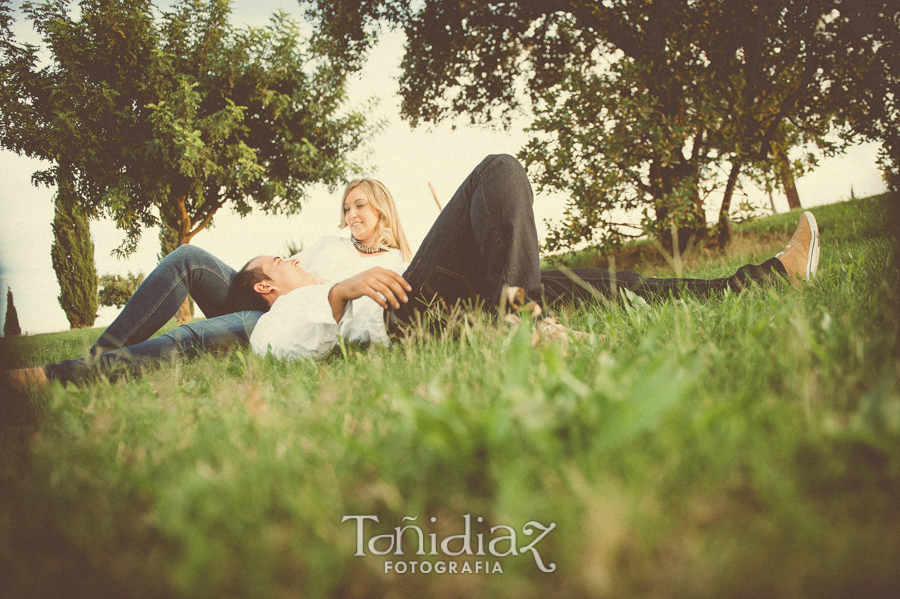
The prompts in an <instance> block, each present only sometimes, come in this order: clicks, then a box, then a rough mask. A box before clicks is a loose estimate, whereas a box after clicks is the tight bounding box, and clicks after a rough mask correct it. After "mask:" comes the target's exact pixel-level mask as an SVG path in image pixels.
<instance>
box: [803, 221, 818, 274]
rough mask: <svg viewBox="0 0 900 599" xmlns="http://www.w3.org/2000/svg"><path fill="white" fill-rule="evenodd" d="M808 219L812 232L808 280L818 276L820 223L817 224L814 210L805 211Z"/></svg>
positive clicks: (807, 266)
mask: <svg viewBox="0 0 900 599" xmlns="http://www.w3.org/2000/svg"><path fill="white" fill-rule="evenodd" d="M803 214H804V216H806V220H807V221H809V230H810V233H811V236H810V241H809V254H808V258H807V261H806V277H804V278H805V279H806V280H807V281H809V280H810V279H812V278H813V277H815V276H816V270H818V268H819V245H820V244H819V225H818V224H816V217H815V216H813V213H812V212H804V213H803Z"/></svg>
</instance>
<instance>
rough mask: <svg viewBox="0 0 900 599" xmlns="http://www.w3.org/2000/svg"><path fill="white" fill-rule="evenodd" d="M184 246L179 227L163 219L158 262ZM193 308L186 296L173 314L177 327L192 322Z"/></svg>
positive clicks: (189, 297) (191, 302) (188, 297)
mask: <svg viewBox="0 0 900 599" xmlns="http://www.w3.org/2000/svg"><path fill="white" fill-rule="evenodd" d="M181 245H184V242H183V239H182V232H181V229H180V227H179V228H175V227H173V226H172V225H171V223H168V222H166V219H163V223H162V225H161V227H160V231H159V250H160V256H159V258H160V260H162V259H163V258H165V257H166V256H168V255H169V254H171V253H172V252H173V251H175V249H176V248H177V247H178V246H181ZM193 312H194V306H193V301H192V300H191V296H187V297H186V298H185V300H184V303H183V304H181V307H180V308H178V312H176V313H175V322H177V323H178V324H179V325H183V324H187V323H189V322H191V321H192V320H193Z"/></svg>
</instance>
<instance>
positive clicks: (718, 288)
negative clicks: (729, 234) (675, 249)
mask: <svg viewBox="0 0 900 599" xmlns="http://www.w3.org/2000/svg"><path fill="white" fill-rule="evenodd" d="M572 272H573V273H574V275H575V276H576V277H578V279H580V280H581V281H582V282H584V283H586V284H587V285H588V286H589V287H590V289H587V288H585V287H584V286H583V285H580V284H579V283H578V282H576V281H574V280H573V279H572V278H571V277H570V276H568V275H567V274H566V273H564V272H562V271H559V270H545V271H541V287H542V290H543V294H544V298H545V299H546V301H547V302H548V303H550V304H553V303H557V302H562V301H583V300H590V299H591V298H593V297H594V296H595V294H599V295H600V296H602V297H605V298H607V299H617V297H618V292H619V290H620V289H627V290H629V291H631V292H633V293H634V294H635V295H638V296H640V297H643V298H645V299H658V298H665V297H669V296H676V297H677V296H678V294H680V293H681V292H682V291H685V290H687V291H690V292H691V293H694V294H696V295H699V296H703V297H706V296H709V295H712V294H714V293H719V292H722V291H725V290H726V289H730V290H731V291H740V290H741V289H743V288H744V287H747V286H749V285H752V284H754V283H766V282H769V281H771V280H773V279H775V278H777V277H786V276H787V271H786V270H785V268H784V265H783V264H782V263H781V261H780V260H779V259H778V258H770V259H768V260H766V261H765V262H763V263H762V264H758V265H757V264H747V265H745V266H742V267H740V268H739V269H738V270H737V272H735V273H734V274H733V275H731V276H730V277H723V278H721V279H657V278H652V277H642V276H641V275H639V274H637V273H636V272H632V271H629V270H625V271H619V272H610V271H608V270H600V269H598V268H576V269H574V270H573V271H572Z"/></svg>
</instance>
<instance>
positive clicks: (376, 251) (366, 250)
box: [350, 235, 387, 254]
mask: <svg viewBox="0 0 900 599" xmlns="http://www.w3.org/2000/svg"><path fill="white" fill-rule="evenodd" d="M350 241H352V242H353V247H355V248H356V249H358V250H359V251H361V252H362V253H363V254H380V253H381V252H386V251H387V250H386V249H384V248H370V247H366V246H364V245H363V244H362V242H360V240H359V239H357V238H356V237H353V236H352V235H351V236H350Z"/></svg>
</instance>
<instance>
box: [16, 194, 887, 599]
mask: <svg viewBox="0 0 900 599" xmlns="http://www.w3.org/2000/svg"><path fill="white" fill-rule="evenodd" d="M813 212H814V213H815V215H816V218H817V220H818V222H819V226H820V229H821V232H822V240H823V249H822V254H821V263H820V266H819V276H818V278H817V279H816V280H815V281H814V283H813V284H811V285H807V284H799V283H798V284H787V283H785V284H780V285H775V286H771V287H767V288H752V289H749V290H748V291H745V292H744V293H741V294H738V295H736V294H727V295H723V296H722V297H718V298H715V299H709V300H698V299H694V298H685V299H681V300H669V301H666V302H663V303H661V304H653V305H647V304H645V303H643V302H632V303H623V304H619V305H602V304H597V305H592V306H586V307H580V308H578V309H572V310H568V311H565V310H564V311H563V312H562V313H561V314H560V319H561V320H563V321H565V322H568V323H569V324H570V325H571V326H572V327H573V328H576V329H580V330H583V331H587V332H589V333H591V336H590V338H589V339H588V340H586V341H573V342H571V343H569V344H568V347H565V346H563V345H560V344H556V345H547V346H543V347H538V348H532V347H531V344H530V330H529V328H528V327H527V325H523V326H522V327H519V328H508V327H502V326H498V325H496V324H492V323H491V322H489V321H488V320H487V319H486V318H484V317H475V318H472V319H469V320H465V321H460V322H459V323H458V324H457V326H455V327H452V328H451V329H450V330H448V331H446V332H445V333H444V334H443V335H441V336H429V335H424V334H423V335H421V336H419V337H417V338H410V339H408V340H407V341H405V342H402V343H395V344H394V346H393V347H392V348H382V347H371V348H359V347H348V348H345V349H344V350H343V351H337V352H335V353H334V354H333V355H332V356H331V357H330V358H328V359H326V360H324V361H321V362H317V363H313V362H297V363H282V362H278V361H276V360H272V359H260V358H258V357H256V356H253V355H252V354H250V353H249V352H248V351H236V352H234V353H231V354H229V355H225V356H212V355H206V356H202V357H201V358H198V359H195V360H191V361H188V362H184V363H175V364H168V365H166V366H164V367H163V368H161V369H159V370H155V371H151V372H147V373H146V374H145V375H144V376H142V377H137V378H133V379H131V380H119V381H116V382H108V381H100V382H97V383H95V384H92V385H90V386H88V387H85V388H75V387H71V386H70V387H68V388H62V387H60V386H59V385H56V386H55V387H53V388H52V389H51V390H50V391H49V392H47V393H45V394H43V395H41V396H40V397H38V398H37V417H36V420H35V421H33V422H30V423H6V424H2V425H0V427H2V428H0V452H2V453H0V596H3V597H23V598H24V597H28V598H32V597H67V598H68V597H185V598H201V597H216V598H220V597H315V598H317V597H341V598H344V597H347V598H355V597H510V598H512V597H516V598H521V597H525V598H528V597H534V598H537V597H542V598H543V597H613V598H631V597H673V598H675V597H684V598H718V597H747V598H756V597H760V598H802V597H810V598H829V597H835V598H838V597H840V598H844V597H854V598H869V597H884V598H888V597H898V596H900V567H898V564H900V384H898V382H900V363H898V358H900V352H898V328H900V291H898V289H900V287H898V285H900V273H898V265H900V260H898V257H897V256H898V245H897V240H896V237H895V231H896V228H897V225H896V223H898V222H900V198H898V197H897V196H880V197H877V198H870V199H865V200H856V201H851V202H846V203H841V204H835V205H830V206H823V207H819V208H815V209H813ZM797 216H798V214H797V213H793V214H783V215H777V216H775V217H772V218H769V219H765V220H762V221H758V222H754V223H749V224H747V225H744V226H742V227H741V228H739V230H738V235H737V237H736V241H735V243H734V246H733V247H732V248H731V250H730V254H729V256H728V257H723V256H720V255H719V254H716V253H714V252H706V251H697V252H695V253H694V254H693V255H692V256H689V257H688V258H687V259H686V262H685V264H686V274H687V275H690V276H701V277H709V276H722V275H725V274H730V272H732V271H733V270H734V269H735V268H736V267H737V266H738V265H740V264H743V263H745V262H747V261H755V262H761V261H763V260H764V259H766V258H768V257H770V256H771V255H773V254H774V253H775V252H777V251H778V250H779V249H780V247H781V246H783V244H784V243H785V242H786V240H787V239H788V238H789V237H790V234H791V232H792V231H793V229H794V227H795V225H796V219H797ZM641 260H645V262H637V263H636V266H635V268H637V269H638V270H643V271H644V272H645V273H646V274H655V275H660V274H663V273H665V272H666V271H665V270H664V269H663V268H662V267H661V264H662V263H663V262H662V261H661V260H659V259H658V258H654V257H652V256H651V255H650V254H646V255H645V256H644V258H641ZM581 265H582V264H579V266H581ZM600 266H603V267H605V266H606V264H605V263H601V264H600ZM629 266H630V265H629ZM669 274H671V273H669ZM98 334H99V331H87V332H71V333H60V334H54V335H39V336H33V337H27V338H24V339H21V340H20V341H18V342H16V344H15V345H9V344H7V346H6V352H7V355H6V359H7V360H8V364H15V365H27V364H38V363H41V362H44V361H50V360H59V359H63V358H68V357H74V356H78V355H81V354H82V353H83V352H84V350H85V348H86V347H87V346H89V345H90V343H91V342H92V339H93V337H96V336H97V335H98ZM92 336H93V337H92ZM10 352H11V353H10ZM346 516H356V518H351V519H346V520H345V517H346ZM361 516H374V517H377V519H378V521H377V522H376V521H375V520H374V519H364V518H360V517H361ZM342 520H344V521H342ZM535 523H536V524H535ZM551 523H552V524H553V526H552V527H551ZM413 526H415V527H418V528H419V529H420V530H421V531H422V540H423V543H422V547H421V549H422V551H421V552H419V551H417V550H418V549H419V542H418V541H419V538H418V532H417V530H416V529H414V528H411V527H413ZM403 527H408V528H407V529H403ZM397 529H400V530H401V531H402V533H397V532H396V530H397ZM398 534H399V535H400V538H401V540H402V551H403V553H402V554H398V546H397V545H398V543H397V539H396V537H397V535H398ZM432 535H433V536H432ZM541 535H543V536H541ZM453 537H457V538H453ZM432 539H433V541H432ZM444 541H446V542H444ZM466 541H468V542H469V546H468V547H467V545H466ZM532 543H534V544H533V545H531V549H529V545H530V544H532ZM465 549H471V552H472V554H471V555H469V554H467V553H465V552H463V553H461V554H459V555H453V554H455V553H457V552H461V551H464V550H465ZM358 553H363V554H364V555H356V554H358ZM376 553H382V554H383V555H376ZM401 564H402V565H401ZM413 564H415V565H413ZM425 564H427V565H425ZM441 564H443V565H441ZM451 564H452V565H451ZM551 564H552V565H551ZM413 568H416V572H415V573H413V572H412V569H413ZM451 568H456V569H457V572H456V573H453V572H450V571H449V570H450V569H451ZM401 569H403V570H405V571H404V572H402V573H401V572H400V571H401ZM467 569H471V570H472V573H469V572H467V571H465V570H467ZM485 569H487V570H488V573H484V572H483V571H484V570H485ZM425 570H428V571H427V572H425ZM441 570H444V571H443V572H441ZM498 570H502V572H500V571H498ZM545 570H553V571H549V572H548V571H545Z"/></svg>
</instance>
